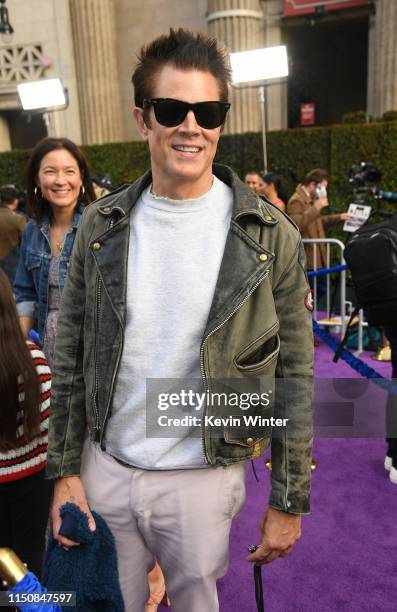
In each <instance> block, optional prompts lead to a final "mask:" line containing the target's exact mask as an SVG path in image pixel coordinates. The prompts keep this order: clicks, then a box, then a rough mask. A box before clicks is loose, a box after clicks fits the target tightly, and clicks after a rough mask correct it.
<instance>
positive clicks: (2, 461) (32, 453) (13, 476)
mask: <svg viewBox="0 0 397 612" xmlns="http://www.w3.org/2000/svg"><path fill="white" fill-rule="evenodd" d="M26 345H27V347H28V349H29V350H30V354H31V356H32V359H33V362H34V365H35V367H36V370H37V374H38V375H39V378H40V386H41V397H40V435H38V436H37V437H36V438H34V440H32V441H31V442H28V441H27V440H26V438H25V436H24V435H23V418H22V417H23V401H24V399H25V393H24V391H23V385H22V384H21V383H22V380H20V378H18V383H20V387H19V395H18V412H17V438H18V444H19V446H18V447H17V448H14V449H12V450H9V451H5V452H0V484H1V483H4V482H9V481H11V480H17V479H19V478H24V477H25V476H30V475H31V474H34V473H35V472H39V471H40V470H42V469H43V468H44V467H45V464H46V459H47V444H48V417H49V409H50V396H51V370H50V368H49V366H48V363H47V359H46V358H45V357H44V354H43V353H42V352H41V350H40V349H39V348H38V347H37V346H36V344H34V343H33V342H31V341H30V340H27V341H26Z"/></svg>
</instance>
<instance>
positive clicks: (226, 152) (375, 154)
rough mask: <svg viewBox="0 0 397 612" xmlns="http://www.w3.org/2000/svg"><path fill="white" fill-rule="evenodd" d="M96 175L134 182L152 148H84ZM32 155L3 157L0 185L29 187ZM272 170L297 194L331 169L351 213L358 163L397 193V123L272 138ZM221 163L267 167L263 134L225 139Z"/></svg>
mask: <svg viewBox="0 0 397 612" xmlns="http://www.w3.org/2000/svg"><path fill="white" fill-rule="evenodd" d="M83 150H84V152H85V154H86V156H87V158H88V160H89V164H90V168H91V171H92V173H93V174H101V173H103V172H107V173H109V175H110V177H111V180H112V182H113V183H114V184H118V183H122V182H125V181H132V180H134V179H135V178H137V177H138V176H140V175H141V174H142V173H143V172H144V171H145V170H146V169H147V168H148V167H149V155H148V151H147V146H146V144H144V143H142V142H127V143H111V144H105V145H93V146H84V147H83ZM28 156H29V151H18V150H14V151H10V152H7V153H1V154H0V185H4V184H6V183H14V184H17V185H19V186H22V185H23V177H24V172H25V167H26V162H27V159H28ZM268 157H269V168H270V169H271V170H274V171H276V172H278V173H279V174H280V175H281V176H282V178H283V181H284V186H285V190H286V192H287V193H288V194H291V193H292V192H293V190H294V188H295V185H296V183H297V182H299V181H301V180H302V178H303V176H304V175H305V173H306V172H307V171H308V170H311V169H312V168H316V167H324V168H328V169H329V171H330V186H329V193H330V201H331V203H332V212H334V211H338V210H345V209H346V206H347V204H348V203H349V201H351V195H352V194H351V186H350V184H349V182H348V178H347V172H348V169H349V168H350V166H351V165H352V164H357V163H359V162H361V161H367V162H372V163H374V164H376V165H377V166H379V168H380V170H381V172H382V187H383V188H385V189H387V190H393V191H397V122H390V123H368V124H362V125H361V124H354V125H353V124H351V125H336V126H331V127H324V128H302V129H293V130H284V131H279V132H270V133H269V134H268ZM216 159H217V161H219V162H222V163H226V164H228V165H230V166H231V167H232V168H234V170H235V171H236V172H237V173H238V174H239V175H240V176H244V173H245V172H246V171H247V170H251V169H255V168H257V169H260V168H261V167H262V165H263V164H262V141H261V135H260V134H241V135H237V136H222V137H221V140H220V144H219V147H218V153H217V158H216Z"/></svg>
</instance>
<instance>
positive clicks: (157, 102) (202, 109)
mask: <svg viewBox="0 0 397 612" xmlns="http://www.w3.org/2000/svg"><path fill="white" fill-rule="evenodd" d="M152 103H153V109H154V114H155V117H156V119H157V121H158V122H159V123H161V125H164V126H165V127H176V126H177V125H180V124H181V123H182V122H183V121H184V120H185V117H186V115H187V113H188V111H189V109H192V110H194V115H195V117H196V121H197V123H198V124H199V126H200V127H202V128H205V129H207V130H213V129H214V128H217V127H219V126H220V125H222V123H223V122H224V121H225V119H226V113H227V111H228V108H229V104H226V103H224V102H198V103H197V104H194V105H190V104H187V103H186V102H182V101H181V100H172V99H170V98H163V99H153V101H152Z"/></svg>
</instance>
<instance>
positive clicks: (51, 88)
mask: <svg viewBox="0 0 397 612" xmlns="http://www.w3.org/2000/svg"><path fill="white" fill-rule="evenodd" d="M17 89H18V94H19V97H20V100H21V104H22V108H23V110H24V111H26V112H27V113H28V114H42V115H43V120H44V124H45V126H46V129H47V134H48V135H49V136H50V135H51V131H52V121H51V119H52V115H51V113H53V112H55V111H58V110H65V109H66V108H67V107H68V106H69V96H68V91H67V89H65V88H64V87H63V86H62V83H61V81H60V79H43V80H40V81H31V82H30V83H20V84H19V85H18V86H17Z"/></svg>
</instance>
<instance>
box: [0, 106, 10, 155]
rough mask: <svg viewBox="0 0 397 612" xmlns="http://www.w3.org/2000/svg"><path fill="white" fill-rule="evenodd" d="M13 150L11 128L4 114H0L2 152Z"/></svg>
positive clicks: (0, 146)
mask: <svg viewBox="0 0 397 612" xmlns="http://www.w3.org/2000/svg"><path fill="white" fill-rule="evenodd" d="M10 150H11V138H10V130H9V128H8V122H7V119H6V117H4V115H0V153H1V152H3V151H10Z"/></svg>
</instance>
